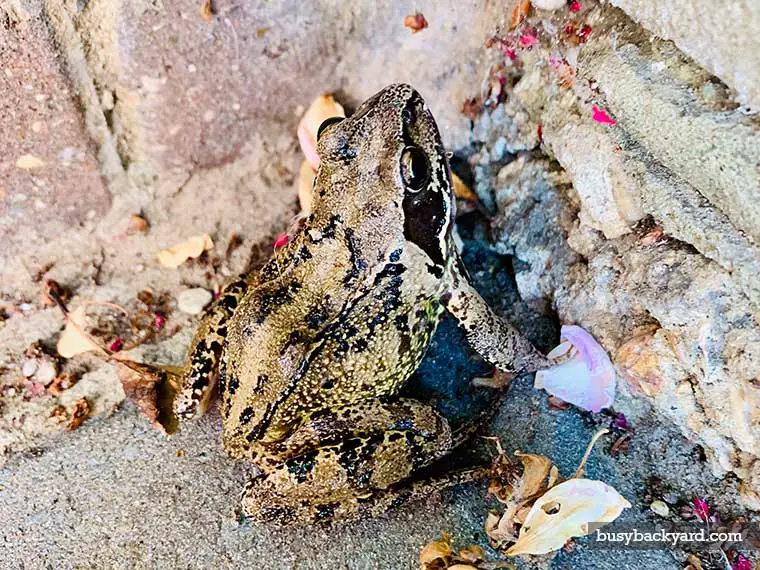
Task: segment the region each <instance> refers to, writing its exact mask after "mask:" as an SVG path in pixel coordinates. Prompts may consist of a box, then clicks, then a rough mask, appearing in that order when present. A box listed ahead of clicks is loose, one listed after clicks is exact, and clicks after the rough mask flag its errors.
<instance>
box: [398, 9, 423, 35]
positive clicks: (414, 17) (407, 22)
mask: <svg viewBox="0 0 760 570" xmlns="http://www.w3.org/2000/svg"><path fill="white" fill-rule="evenodd" d="M404 26H405V27H407V28H409V29H410V30H412V33H413V34H416V33H417V32H421V31H422V30H424V29H425V28H427V27H428V21H427V20H426V19H425V16H423V15H422V14H421V13H420V12H417V13H416V14H410V15H408V16H407V17H406V18H404Z"/></svg>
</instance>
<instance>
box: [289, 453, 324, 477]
mask: <svg viewBox="0 0 760 570" xmlns="http://www.w3.org/2000/svg"><path fill="white" fill-rule="evenodd" d="M318 453H319V451H318V450H316V449H314V450H312V451H307V452H306V453H304V454H303V455H299V456H298V457H294V458H293V459H289V460H288V461H286V462H285V467H287V469H288V473H290V474H291V475H293V476H294V477H295V480H296V481H297V482H298V483H303V482H304V481H306V479H307V478H308V476H309V473H311V471H312V469H314V464H315V459H316V457H317V454H318Z"/></svg>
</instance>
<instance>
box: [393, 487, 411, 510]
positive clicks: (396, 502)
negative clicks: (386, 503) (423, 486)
mask: <svg viewBox="0 0 760 570" xmlns="http://www.w3.org/2000/svg"><path fill="white" fill-rule="evenodd" d="M411 496H412V493H411V492H410V491H403V492H401V493H399V494H398V495H397V496H396V498H395V499H393V501H391V505H390V508H392V509H397V508H398V507H400V506H401V505H403V504H404V503H406V502H407V501H408V500H409V499H410V497H411Z"/></svg>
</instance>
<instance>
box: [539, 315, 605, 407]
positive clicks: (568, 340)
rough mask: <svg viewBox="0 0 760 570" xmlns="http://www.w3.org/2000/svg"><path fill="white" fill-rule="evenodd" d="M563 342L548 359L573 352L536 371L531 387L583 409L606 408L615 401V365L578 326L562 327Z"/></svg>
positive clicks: (592, 338)
mask: <svg viewBox="0 0 760 570" xmlns="http://www.w3.org/2000/svg"><path fill="white" fill-rule="evenodd" d="M560 336H561V340H563V341H564V342H563V343H562V344H560V345H559V346H558V347H557V348H555V349H554V350H553V351H552V352H550V353H549V358H561V357H562V356H564V355H567V354H568V352H569V351H570V349H571V347H572V348H574V349H575V351H576V352H575V353H574V354H573V355H572V356H571V357H570V358H568V359H567V360H565V361H564V362H562V363H561V364H558V365H557V366H554V367H553V368H549V369H546V370H539V371H538V372H536V380H535V384H534V386H535V387H536V388H543V389H544V390H546V391H547V392H548V393H549V394H552V395H553V396H557V397H559V398H561V399H563V400H564V401H565V402H569V403H571V404H573V405H575V406H578V407H579V408H583V409H584V410H589V411H592V412H594V413H597V412H599V411H601V410H602V409H603V408H608V407H610V406H611V405H612V402H613V401H614V400H615V387H616V378H615V368H614V367H613V366H612V362H611V361H610V358H609V356H607V353H606V352H605V351H604V349H603V348H602V347H601V346H600V345H599V343H598V342H596V340H594V337H592V336H591V335H590V334H588V333H587V332H586V331H585V330H583V329H582V328H581V327H578V326H575V325H571V326H563V327H562V330H561V334H560Z"/></svg>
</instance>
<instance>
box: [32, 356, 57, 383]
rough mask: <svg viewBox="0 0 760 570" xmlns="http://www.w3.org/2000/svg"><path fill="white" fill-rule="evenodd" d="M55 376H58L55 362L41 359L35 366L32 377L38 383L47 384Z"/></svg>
mask: <svg viewBox="0 0 760 570" xmlns="http://www.w3.org/2000/svg"><path fill="white" fill-rule="evenodd" d="M56 376H58V368H57V367H56V365H55V363H54V362H52V361H50V360H43V361H42V362H40V365H39V367H38V368H37V373H36V374H35V375H34V379H35V380H36V381H37V382H39V383H40V384H42V385H44V386H47V385H48V384H50V383H51V382H52V381H53V380H54V379H55V377H56Z"/></svg>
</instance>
